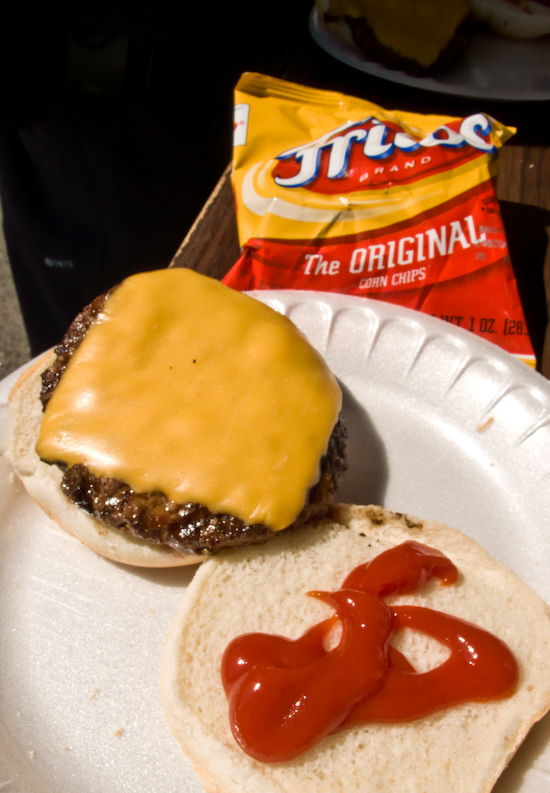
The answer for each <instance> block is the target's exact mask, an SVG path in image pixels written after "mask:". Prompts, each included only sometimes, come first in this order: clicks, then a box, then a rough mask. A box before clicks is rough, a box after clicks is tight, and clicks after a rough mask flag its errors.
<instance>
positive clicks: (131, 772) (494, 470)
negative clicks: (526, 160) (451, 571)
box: [0, 291, 550, 793]
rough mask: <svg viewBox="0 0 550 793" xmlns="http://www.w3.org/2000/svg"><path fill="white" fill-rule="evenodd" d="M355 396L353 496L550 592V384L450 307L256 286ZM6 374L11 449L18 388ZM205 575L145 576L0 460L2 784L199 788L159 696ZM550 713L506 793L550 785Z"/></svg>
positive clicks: (0, 408)
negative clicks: (162, 665)
mask: <svg viewBox="0 0 550 793" xmlns="http://www.w3.org/2000/svg"><path fill="white" fill-rule="evenodd" d="M255 296H256V297H258V298H259V299H261V300H263V301H265V302H267V303H268V304H269V305H271V306H273V307H274V308H276V309H278V310H280V311H282V312H284V313H286V314H288V315H289V316H290V317H291V318H292V319H293V320H294V321H295V322H296V324H297V325H298V326H299V327H301V328H302V329H303V330H304V332H305V333H306V335H307V336H308V337H309V338H310V340H311V341H312V343H313V344H314V345H315V346H316V347H317V348H318V349H319V350H320V351H321V352H322V353H323V354H324V355H325V357H326V359H327V361H328V363H329V365H330V366H331V368H332V369H333V371H334V372H335V374H336V375H337V376H338V378H339V380H340V382H341V384H342V387H343V391H344V416H345V419H346V422H347V425H348V429H349V456H350V470H349V472H348V475H347V478H346V482H345V484H344V486H343V488H342V491H341V496H342V500H349V501H355V502H376V503H381V504H384V505H385V506H387V507H389V508H391V509H395V510H397V511H406V512H409V513H411V514H413V515H417V516H419V517H429V518H434V519H437V520H440V521H444V522H446V523H449V524H451V525H454V526H456V527H457V528H459V529H461V530H463V531H464V532H466V533H467V534H469V535H470V536H472V537H474V538H475V539H476V540H478V541H479V542H481V543H482V544H483V545H484V546H485V547H486V548H487V549H488V550H489V551H490V552H491V553H492V554H493V555H494V556H496V557H497V558H499V559H500V560H501V561H503V562H504V563H506V564H507V565H508V566H510V567H511V568H512V569H514V570H515V571H516V572H517V573H518V574H519V575H520V576H521V577H522V578H523V579H524V580H526V581H528V582H529V583H530V584H531V585H532V586H533V587H534V588H535V589H536V590H537V592H538V593H539V594H540V595H541V596H542V597H543V598H544V599H545V600H546V601H548V602H550V575H548V568H549V564H550V532H549V531H548V528H549V521H550V518H549V516H550V384H549V383H548V381H546V380H545V379H544V378H542V377H541V376H540V375H538V374H537V373H536V372H533V371H532V370H531V369H529V368H528V367H527V366H526V365H525V364H523V363H521V362H519V361H517V360H515V359H514V358H513V357H511V356H509V355H508V354H507V353H505V352H502V351H501V350H500V349H499V348H497V347H495V346H493V345H492V344H489V343H488V342H484V341H483V340H482V339H479V338H478V337H476V336H474V335H473V334H470V333H468V332H467V331H463V330H461V329H460V328H456V327H454V326H451V325H448V324H446V323H444V322H443V321H441V320H438V319H434V318H432V317H429V316H426V315H424V314H419V313H416V312H413V311H410V310H407V309H401V308H399V307H396V306H393V305H390V304H386V303H381V302H375V301H370V300H368V299H365V298H359V297H347V296H339V295H329V294H320V293H305V292H285V291H283V292H260V293H255ZM17 375H18V372H16V373H14V374H13V375H11V376H10V377H8V378H6V379H5V380H4V381H2V383H0V447H1V446H2V444H3V443H5V437H6V430H7V397H8V393H9V389H10V387H11V384H12V383H13V382H14V380H15V378H16V377H17ZM192 575H193V573H192V571H191V570H189V569H188V570H176V571H170V570H168V571H152V572H148V571H134V570H131V569H127V568H124V567H122V566H120V565H116V564H113V563H111V562H108V561H106V560H104V559H101V558H99V557H97V556H95V555H94V554H93V553H92V552H90V551H88V550H87V549H86V548H84V547H82V546H81V545H80V544H79V543H78V542H77V541H75V540H73V539H72V538H71V537H69V536H68V535H67V534H65V533H64V532H62V531H61V530H59V529H57V528H56V526H55V525H54V524H53V523H52V522H51V521H50V520H48V519H47V518H46V517H45V515H44V514H43V513H42V512H41V511H40V510H39V509H38V508H37V507H35V506H34V505H33V504H32V503H31V501H30V500H29V498H28V497H27V496H26V494H25V491H24V490H23V488H22V487H21V485H20V484H19V483H18V482H17V481H15V480H14V479H13V477H12V476H11V474H10V472H9V470H8V468H7V466H6V465H5V464H4V463H0V670H1V671H0V680H1V683H0V791H2V793H98V791H101V793H115V791H116V793H123V791H128V792H129V793H130V791H131V793H176V792H177V793H199V791H201V790H202V788H201V786H200V784H199V782H198V780H197V778H196V777H195V775H194V774H193V772H192V770H191V768H190V766H189V764H188V762H187V760H186V758H185V757H184V756H183V754H182V752H181V751H180V749H179V747H178V746H177V745H176V743H175V741H174V740H173V738H172V736H171V734H170V733H169V731H168V728H167V727H166V725H165V722H164V718H163V715H162V711H161V707H160V704H159V697H158V667H159V659H160V653H161V643H162V637H163V634H164V632H165V630H166V629H167V628H168V625H169V624H170V622H171V619H172V615H173V613H174V611H175V608H176V605H177V603H178V601H179V599H180V597H181V596H182V594H183V593H184V591H185V588H186V585H187V584H188V582H189V581H190V579H191V577H192ZM549 746H550V721H549V719H548V718H547V719H545V720H543V721H542V722H540V723H539V725H537V726H536V727H535V728H534V729H533V731H532V732H531V734H530V736H529V737H528V739H527V741H526V742H525V744H524V745H523V747H522V748H521V750H520V752H519V753H518V755H517V756H516V758H515V759H514V760H513V762H512V764H511V765H510V767H509V768H508V770H507V771H506V772H505V774H504V775H503V777H502V778H501V780H500V781H499V783H498V785H497V790H498V793H520V792H521V793H543V792H544V793H548V791H550V749H549V748H548V747H549Z"/></svg>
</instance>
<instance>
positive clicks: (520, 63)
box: [309, 8, 550, 102]
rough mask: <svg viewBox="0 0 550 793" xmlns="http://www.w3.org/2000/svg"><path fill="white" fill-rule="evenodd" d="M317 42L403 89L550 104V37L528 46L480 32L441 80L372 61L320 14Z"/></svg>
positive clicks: (313, 19)
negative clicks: (401, 86) (546, 102)
mask: <svg viewBox="0 0 550 793" xmlns="http://www.w3.org/2000/svg"><path fill="white" fill-rule="evenodd" d="M309 29H310V33H311V36H312V37H313V40H314V41H315V42H316V43H317V44H318V45H319V46H320V47H321V49H323V50H324V51H325V52H326V53H328V54H329V55H332V56H333V57H334V58H336V59H337V60H339V61H341V62H342V63H345V64H347V65H348V66H352V67H353V68H354V69H358V70H359V71H361V72H365V73H366V74H370V75H371V76H373V77H379V78H381V79H383V80H388V81H390V82H392V83H398V84H399V85H406V86H409V87H411V88H419V89H420V90H422V91H430V92H433V93H439V94H450V95H452V96H462V97H467V98H470V99H487V100H491V101H510V102H533V101H545V100H548V99H550V69H549V63H550V36H545V37H543V38H540V39H531V40H528V41H519V40H514V39H507V38H504V37H503V36H498V35H497V34H496V33H492V32H491V31H490V30H488V31H476V32H475V33H474V36H473V39H472V41H471V43H470V45H469V46H468V48H467V49H466V50H465V51H464V54H463V56H462V57H461V58H460V60H459V61H457V62H456V63H455V64H453V65H451V66H450V67H448V68H446V69H442V70H441V72H439V73H438V74H437V76H428V77H414V76H412V75H410V74H406V73H405V72H403V71H399V70H397V69H388V68H387V67H385V66H383V65H382V64H378V63H376V61H370V60H368V59H367V57H366V56H365V55H364V54H363V53H361V51H360V50H359V48H358V47H357V46H356V45H355V43H354V41H353V39H352V38H351V35H350V33H349V30H348V28H347V26H346V24H345V23H344V22H340V21H338V22H330V23H327V22H325V21H324V19H322V17H321V16H320V15H319V13H318V12H317V10H316V9H315V8H314V9H313V10H312V12H311V14H310V17H309Z"/></svg>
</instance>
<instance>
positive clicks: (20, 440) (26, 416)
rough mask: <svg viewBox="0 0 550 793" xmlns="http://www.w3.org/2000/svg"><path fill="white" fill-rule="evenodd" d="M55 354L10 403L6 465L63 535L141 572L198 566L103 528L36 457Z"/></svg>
mask: <svg viewBox="0 0 550 793" xmlns="http://www.w3.org/2000/svg"><path fill="white" fill-rule="evenodd" d="M54 357H55V354H54V352H53V350H51V351H49V352H48V353H46V354H45V355H44V356H42V357H40V358H39V359H37V360H36V361H34V362H33V364H32V365H31V366H30V367H29V368H28V369H26V370H25V371H24V372H23V374H22V375H21V376H20V377H19V379H18V380H17V382H16V383H15V385H14V387H13V389H12V391H11V393H10V398H9V409H10V435H9V442H8V447H7V449H6V452H5V454H4V456H5V458H6V460H7V461H8V462H9V463H10V465H11V466H12V467H13V469H14V470H15V472H16V473H17V475H18V476H19V477H20V479H21V481H22V482H23V484H24V486H25V489H26V490H27V492H28V493H29V495H30V496H31V498H32V499H33V500H34V501H35V502H36V503H37V504H38V506H39V507H41V508H42V509H43V510H44V512H45V513H46V514H47V515H48V516H49V517H50V518H51V519H52V520H54V521H55V522H56V523H57V524H58V525H59V526H61V528H62V529H65V531H67V532H68V533H69V534H71V535H72V536H73V537H75V538H76V539H77V540H80V542H82V543H83V544H84V545H86V546H88V548H90V549H91V550H92V551H95V552H96V553H98V554H99V555H100V556H104V557H106V558H107V559H111V560H112V561H113V562H122V563H123V564H129V565H134V566H136V567H177V566H182V565H187V564H193V563H197V561H200V559H197V557H194V556H182V555H181V554H177V553H175V552H174V551H171V550H170V549H169V548H163V547H161V546H157V545H150V544H148V543H146V542H143V541H140V540H137V539H134V538H132V537H131V536H129V535H127V534H122V533H121V532H120V531H117V529H112V528H110V527H109V526H106V525H105V524H103V523H101V522H100V521H99V520H97V519H96V518H93V517H92V516H91V515H89V514H87V513H86V512H84V511H83V510H82V509H80V508H79V507H77V506H76V505H75V504H73V503H71V502H70V501H69V500H68V499H67V498H66V497H65V496H64V494H63V492H62V490H61V479H62V476H63V474H62V471H61V469H60V468H58V467H57V466H55V465H49V464H48V463H45V462H43V461H42V460H41V459H40V458H39V457H38V455H37V454H36V451H35V446H36V439H37V437H38V430H39V426H40V422H41V421H42V405H41V403H40V398H39V397H40V390H41V387H42V379H41V375H42V372H43V371H44V370H45V369H46V368H47V366H48V365H49V364H50V363H51V362H52V361H53V360H54Z"/></svg>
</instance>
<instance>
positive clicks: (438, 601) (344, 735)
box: [160, 505, 550, 793]
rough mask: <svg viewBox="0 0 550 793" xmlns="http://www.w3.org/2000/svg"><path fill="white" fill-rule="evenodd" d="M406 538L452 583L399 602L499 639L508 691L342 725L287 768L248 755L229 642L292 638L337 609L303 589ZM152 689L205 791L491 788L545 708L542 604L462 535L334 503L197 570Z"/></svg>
mask: <svg viewBox="0 0 550 793" xmlns="http://www.w3.org/2000/svg"><path fill="white" fill-rule="evenodd" d="M407 540H416V541H417V542H420V543H423V544H425V545H428V546H430V547H432V548H436V549H438V550H439V551H441V552H442V553H444V554H445V555H446V556H448V557H449V558H450V559H451V561H452V562H453V563H454V564H455V565H456V566H457V568H458V570H459V579H458V582H457V584H456V585H451V586H438V585H437V584H435V585H433V586H432V585H429V586H428V587H426V588H425V589H424V590H422V591H420V592H417V593H414V594H412V595H406V596H405V595H401V596H399V597H398V598H397V602H401V603H410V604H422V605H423V606H427V607H429V608H432V609H436V610H440V611H443V612H445V613H448V614H453V615H455V616H457V617H459V618H461V619H464V620H467V621H469V622H472V623H474V624H475V625H477V626H479V627H481V628H484V629H485V630H488V631H490V632H491V633H493V634H494V635H496V636H497V637H499V638H500V639H501V640H503V641H505V642H506V643H507V645H508V646H509V648H510V649H511V651H512V652H513V654H514V656H515V658H516V660H517V662H518V665H519V670H520V672H519V683H518V686H517V689H516V691H515V693H513V695H512V696H510V697H509V698H506V699H500V700H496V701H491V702H467V703H465V704H461V705H457V706H454V707H450V708H448V709H446V710H442V711H440V712H438V713H436V714H434V715H430V716H425V717H423V718H420V719H417V720H415V721H410V722H401V723H395V724H365V725H361V726H357V727H353V728H351V729H347V730H343V731H340V732H337V733H335V734H333V735H329V736H328V737H325V738H323V739H322V741H321V742H320V743H318V744H317V745H316V746H315V747H313V748H312V749H310V750H309V751H307V752H306V753H305V754H303V755H301V756H300V757H298V758H296V759H294V760H290V761H285V762H277V763H262V762H259V761H257V760H254V759H252V758H251V757H249V756H248V755H247V754H245V753H244V752H243V751H242V750H241V749H240V748H239V746H238V745H237V743H236V742H235V740H234V738H233V735H232V732H231V729H230V725H229V718H228V703H227V700H226V697H225V694H224V691H223V687H222V682H221V676H220V665H221V659H222V655H223V653H224V651H225V649H226V647H227V646H228V644H229V643H230V642H231V640H233V639H234V638H235V637H237V636H238V635H241V634H244V633H248V632H266V633H269V634H276V635H279V636H284V637H288V638H290V639H295V638H298V637H299V636H301V635H302V634H303V633H304V631H305V630H307V629H308V628H310V627H311V626H313V625H315V624H317V623H318V622H320V621H321V620H323V619H326V618H327V617H330V616H331V614H332V613H333V612H332V610H331V609H330V608H329V607H328V606H327V605H326V604H325V603H321V602H320V601H319V600H317V599H314V598H311V597H307V595H306V593H307V592H310V591H311V590H324V591H334V590H336V589H338V588H339V587H340V586H341V585H342V583H343V581H344V579H345V578H346V576H347V575H348V574H349V573H350V572H351V571H352V569H354V568H355V567H356V566H357V565H359V564H361V563H363V562H366V561H368V560H370V559H372V558H373V557H375V556H377V555H378V554H379V553H381V552H382V551H384V550H386V549H388V548H391V547H393V546H396V545H399V544H400V543H402V542H404V541H407ZM388 602H392V601H390V600H389V599H388ZM393 602H395V599H394V601H393ZM404 633H408V632H407V631H405V632H404ZM409 633H411V636H410V637H405V636H404V637H403V644H402V645H400V649H401V650H402V651H403V652H404V653H405V654H406V655H407V657H408V658H409V659H410V660H411V661H412V663H413V664H414V666H415V668H416V669H417V670H418V671H426V670H427V669H429V668H431V667H432V666H437V665H439V664H440V663H441V662H442V660H443V659H442V657H441V646H440V645H439V644H437V643H435V642H434V641H433V640H430V639H428V638H427V637H426V636H425V635H423V634H418V633H416V632H409ZM160 693H161V702H162V706H163V709H164V713H165V717H166V720H167V723H168V725H169V727H170V729H171V731H172V733H173V735H174V737H175V739H176V741H177V742H178V743H179V744H180V745H181V747H182V749H183V751H184V752H185V754H186V755H187V756H188V758H189V760H190V761H191V763H192V764H193V766H194V768H195V770H196V772H197V774H198V775H199V777H200V779H201V781H202V783H203V785H204V787H205V789H206V790H207V791H208V793H221V791H223V793H241V791H243V790H246V791H247V793H260V792H261V793H281V791H284V793H328V792H329V791H331V792H332V791H334V792H336V791H341V790H345V791H346V793H359V791H361V793H364V791H378V793H382V792H383V791H390V790H405V789H406V790H411V791H415V793H433V791H434V790H437V791H439V793H447V792H448V793H488V791H490V790H491V789H492V787H493V785H494V784H495V782H496V780H497V778H498V777H499V775H500V774H501V772H502V771H503V769H504V768H505V767H506V765H507V764H508V762H509V761H510V759H511V758H512V756H513V755H514V753H515V751H516V749H517V748H518V746H519V745H520V743H521V742H522V741H523V739H524V738H525V736H526V735H527V733H528V731H529V729H530V728H531V726H532V724H533V723H534V722H536V721H537V720H538V719H540V718H541V717H542V716H543V715H544V714H545V713H546V711H547V710H548V708H549V707H550V615H549V609H548V606H547V605H546V604H545V603H544V602H542V600H540V598H539V597H538V596H537V595H536V594H535V593H534V592H533V591H532V590H531V589H530V588H529V587H528V586H527V585H526V584H525V583H523V582H522V581H521V580H520V579H519V578H518V577H517V576H516V575H515V574H514V573H513V572H511V571H510V570H508V569H507V568H506V567H504V566H503V565H502V564H501V563H500V562H498V561H496V560H495V559H493V558H491V557H490V556H489V554H488V553H487V552H486V551H485V550H484V549H483V548H482V547H480V546H479V545H478V544H477V543H476V542H474V541H473V540H471V539H469V538H468V537H466V536H465V535H464V534H462V533H460V532H458V531H456V530H454V529H452V528H449V527H447V526H444V525H441V524H438V523H434V522H431V521H422V520H418V519H415V518H411V517H408V516H405V515H399V514H395V513H392V512H389V511H387V510H384V509H382V508H380V507H375V506H351V505H341V506H339V507H337V508H335V510H334V515H333V518H332V519H326V520H324V521H322V522H321V523H320V524H319V525H316V526H311V527H307V528H305V529H304V530H303V531H301V532H299V533H291V534H285V533H282V534H281V535H279V536H277V537H276V538H275V540H274V541H273V542H271V543H269V544H267V545H265V546H259V547H257V548H248V549H237V550H235V551H231V552H227V553H226V554H223V555H222V556H219V557H216V558H213V559H211V560H209V561H207V562H206V563H205V564H204V565H203V566H202V567H201V568H200V569H199V570H198V571H197V574H196V575H195V577H194V579H193V581H192V583H191V585H190V586H189V587H188V589H187V591H186V593H185V595H184V597H183V599H182V601H181V604H180V606H179V608H178V610H177V613H176V615H175V617H174V620H173V623H172V625H171V627H170V629H169V631H168V632H167V635H166V637H165V642H164V647H163V654H162V661H161V671H160Z"/></svg>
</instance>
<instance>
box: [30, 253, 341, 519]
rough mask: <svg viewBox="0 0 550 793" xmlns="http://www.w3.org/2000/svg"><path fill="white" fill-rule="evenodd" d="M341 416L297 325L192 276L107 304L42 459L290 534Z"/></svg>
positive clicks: (55, 401) (125, 292)
mask: <svg viewBox="0 0 550 793" xmlns="http://www.w3.org/2000/svg"><path fill="white" fill-rule="evenodd" d="M340 408H341V392H340V388H339V386H338V384H337V382H336V380H335V378H334V377H333V375H332V374H331V373H330V371H329V370H328V368H327V366H326V364H325V362H324V360H323V358H322V357H321V356H320V355H319V353H317V352H316V350H314V348H313V347H312V346H311V345H310V344H309V342H307V340H306V339H305V337H304V336H303V335H302V334H301V333H300V332H299V331H298V329H297V328H296V327H295V326H294V324H293V323H292V322H291V321H290V320H289V319H287V318H286V317H284V316H282V315H280V314H279V313H277V312H276V311H274V310H273V309H271V308H269V307H267V306H265V305H264V304H262V303H260V302H259V301H256V300H254V299H253V298H251V297H248V296H247V295H243V294H241V293H239V292H236V291H234V290H232V289H230V288H229V287H226V286H224V285H222V284H221V283H219V282H218V281H216V280H214V279H211V278H207V277H206V276H202V275H199V274H197V273H195V272H193V271H191V270H186V269H184V268H174V269H169V270H157V271H153V272H149V273H141V274H139V275H135V276H131V277H130V278H128V279H127V280H126V281H124V282H123V283H122V284H121V285H120V286H119V287H117V289H116V290H114V291H113V292H112V294H111V295H110V296H109V298H108V299H107V301H106V303H105V306H104V308H103V310H102V312H101V313H100V315H99V317H98V319H97V320H96V322H95V323H94V324H93V325H92V327H91V328H90V330H89V331H88V333H87V335H86V337H85V339H84V341H83V342H82V344H81V345H80V347H79V348H78V350H77V351H76V353H75V355H74V356H73V358H72V359H71V361H70V363H69V365H68V367H67V370H66V371H65V373H64V374H63V377H62V378H61V381H60V383H59V385H58V387H57V388H56V390H55V392H54V394H53V397H52V398H51V400H50V402H49V403H48V406H47V408H46V411H45V414H44V418H43V421H42V426H41V431H40V435H39V439H38V443H37V453H38V454H39V456H40V457H41V458H42V459H44V460H46V461H49V462H63V463H66V464H67V465H74V464H77V463H83V464H85V465H86V466H88V468H89V469H90V470H91V471H92V472H93V473H95V474H96V475H102V476H108V477H114V478H117V479H121V480H123V481H124V482H127V483H128V484H129V485H130V486H131V487H132V488H133V489H134V490H136V491H154V490H157V491H161V492H163V493H165V494H166V495H167V496H168V497H169V498H171V499H172V500H173V501H176V502H178V503H185V502H188V501H192V502H196V503H200V504H203V505H205V506H206V507H208V509H210V510H211V511H212V512H214V513H229V514H232V515H235V516H236V517H238V518H240V519H241V520H243V521H245V522H246V523H248V524H252V523H264V524H265V525H267V526H268V527H270V528H271V529H273V530H280V529H284V528H286V526H288V525H290V524H291V523H292V522H293V521H294V520H295V518H296V517H297V516H298V514H299V513H300V511H301V509H302V507H303V505H304V502H305V499H306V495H307V491H308V489H309V488H310V487H311V486H312V485H313V484H315V482H316V481H317V480H318V478H319V462H320V459H321V457H322V456H323V454H324V453H325V452H326V450H327V445H328V439H329V437H330V434H331V432H332V429H333V427H334V425H335V423H336V421H337V418H338V414H339V412H340Z"/></svg>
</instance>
